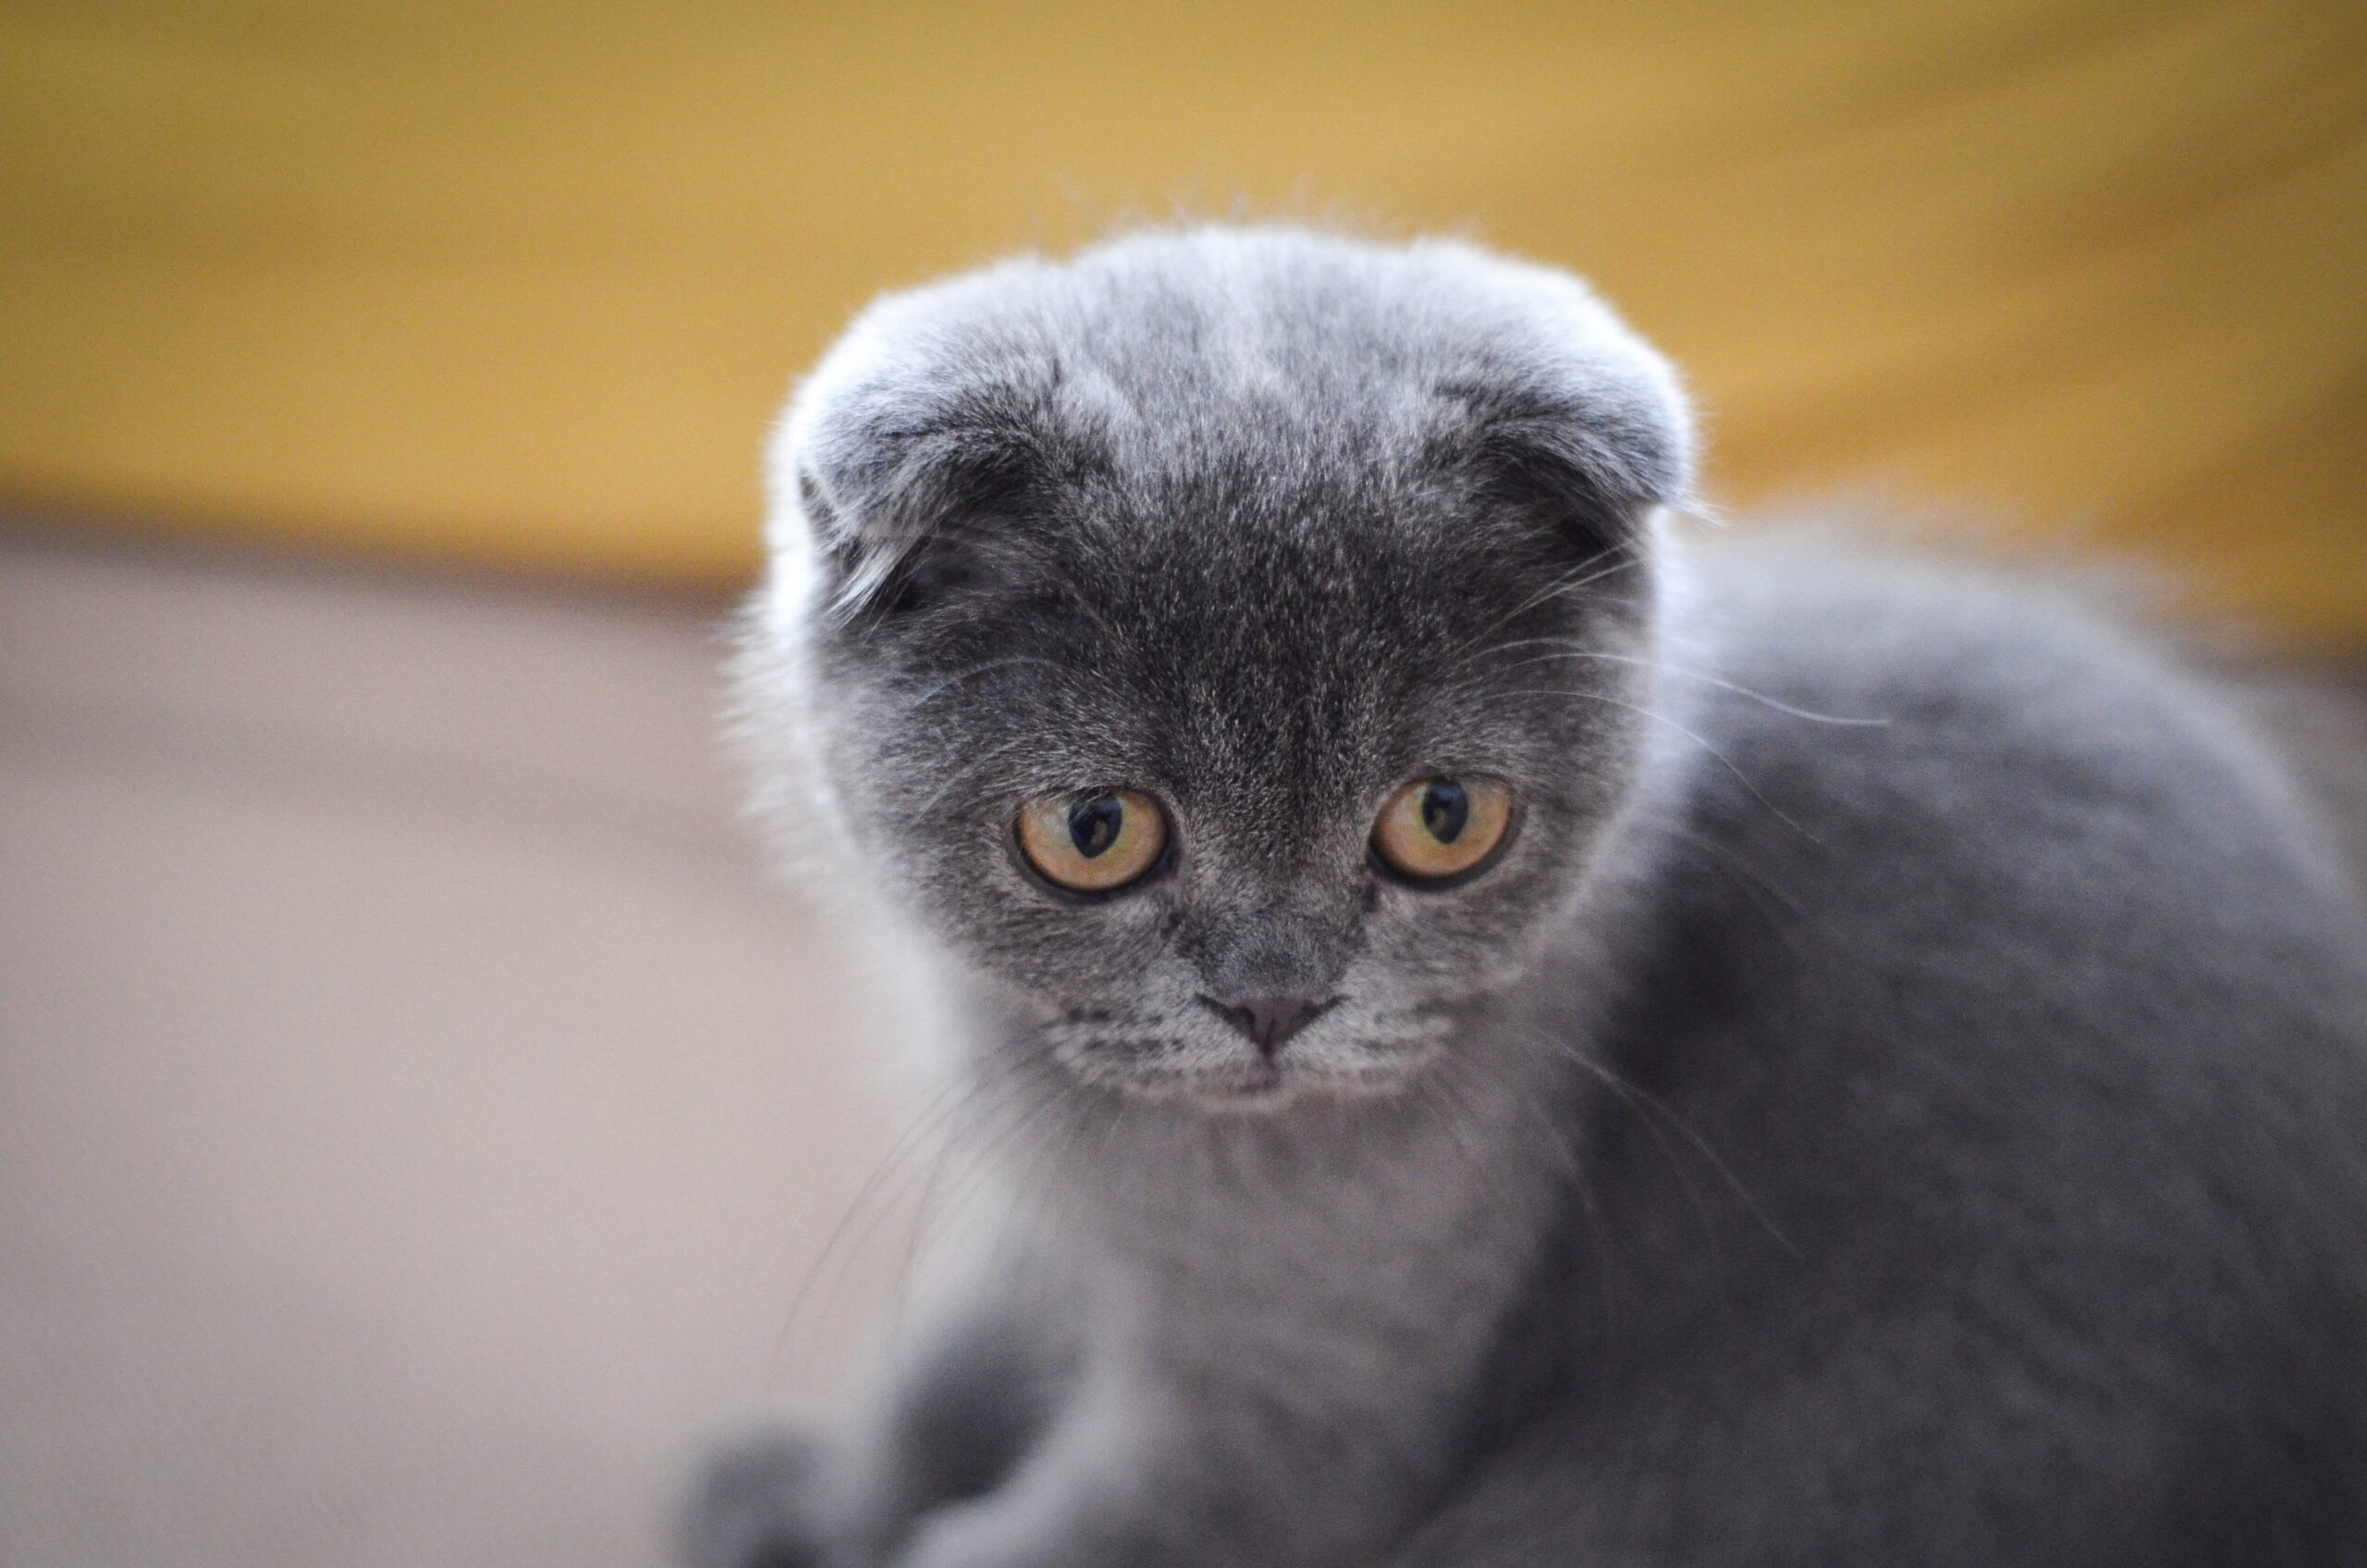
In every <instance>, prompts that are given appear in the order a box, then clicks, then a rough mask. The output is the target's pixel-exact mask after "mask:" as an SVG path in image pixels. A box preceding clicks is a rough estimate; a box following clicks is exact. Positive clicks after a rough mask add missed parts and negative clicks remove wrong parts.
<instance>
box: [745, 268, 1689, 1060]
mask: <svg viewBox="0 0 2367 1568" xmlns="http://www.w3.org/2000/svg"><path fill="white" fill-rule="evenodd" d="M1690 444H1691V441H1690V432H1689V427H1688V423H1687V419H1686V410H1685V406H1684V402H1683V398H1682V396H1681V394H1680V393H1679V391H1678V389H1677V386H1676V384H1675V381H1674V377H1673V376H1672V375H1671V374H1670V372H1669V370H1668V368H1667V366H1666V365H1665V364H1664V363H1663V362H1662V360H1661V359H1660V358H1659V357H1658V356H1657V355H1655V354H1654V353H1653V352H1652V351H1651V350H1650V349H1648V348H1646V347H1645V346H1644V345H1643V344H1642V343H1640V342H1639V341H1638V340H1637V338H1635V337H1633V336H1632V335H1630V334H1629V333H1628V332H1627V331H1626V329H1625V327H1623V326H1622V325H1620V324H1619V322H1618V321H1617V320H1616V319H1615V318H1614V317H1613V315H1612V314H1611V313H1610V312H1609V311H1608V310H1606V309H1605V308H1604V307H1603V306H1602V305H1601V304H1600V302H1598V301H1597V300H1595V299H1594V298H1593V297H1592V296H1591V295H1590V294H1588V292H1587V291H1586V289H1585V288H1583V287H1582V286H1580V285H1579V284H1578V283H1576V281H1575V280H1574V279H1572V278H1570V277H1568V276H1564V275H1563V274H1560V273H1556V272H1552V271H1549V270H1545V269H1542V268H1538V267H1533V266H1528V265H1524V264H1520V263H1513V262H1508V261H1505V260H1502V259H1500V258H1497V257H1494V256H1490V255H1488V254H1486V253H1484V252H1481V251H1477V250H1474V249H1472V248H1470V247H1467V246H1465V245H1461V244H1455V243H1448V242H1435V241H1425V242H1420V243H1416V244H1413V245H1410V246H1402V247H1391V246H1378V245H1371V244H1366V243H1362V242H1358V241H1354V240H1349V239H1338V238H1332V237H1327V236H1319V235H1313V234H1308V233H1304V232H1299V231H1291V230H1278V229H1254V230H1238V229H1200V230H1190V231H1184V232H1161V233H1153V234H1147V235H1140V236H1135V237H1133V238H1129V239H1122V240H1120V241H1117V242H1115V243H1111V244H1107V245H1104V246H1101V247H1099V248H1098V249H1094V250H1091V251H1085V253H1083V254H1081V255H1079V256H1078V257H1076V258H1074V259H1073V260H1071V261H1067V262H1062V263H1053V262H1047V261H1039V260H1033V259H1030V260H1024V261H1018V262H1012V263H1005V264H1003V265H1000V266H997V267H993V268H990V269H988V270H986V271H983V272H978V273H974V274H971V275H968V276H962V277H958V278H955V279H953V280H951V281H950V282H946V283H942V284H938V285H936V286H934V287H930V288H922V289H918V290H915V291H914V292H911V293H906V294H900V295H895V296H891V297H889V298H887V299H885V300H881V301H880V302H879V303H877V304H876V305H875V306H873V307H872V309H871V310H870V311H869V312H866V313H865V315H864V316H863V317H862V318H861V319H860V320H859V321H858V322H857V323H856V324H855V325H854V326H853V327H852V329H851V330H850V331H849V332H848V334H847V335H846V337H844V338H843V339H842V340H841V341H840V344H839V345H838V346H837V347H836V348H835V349H833V350H832V351H831V353H830V354H829V356H828V358H827V359H826V360H825V361H823V363H822V365H821V367H820V368H819V369H818V370H817V371H816V373H815V374H814V375H813V376H812V378H811V379H810V380H809V381H808V382H807V383H806V384H805V386H803V389H802V390H801V391H800V393H799V395H798V397H797V398H796V399H795V401H794V402H793V403H792V405H791V410H790V413H789V415H788V418H787V420H786V422H785V423H784V426H783V428H782V430H781V432H780V435H779V440H778V443H777V446H776V448H775V453H774V461H775V470H774V478H775V486H776V516H775V520H774V525H773V532H772V542H773V546H774V552H775V565H774V572H773V578H772V582H771V583H770V585H769V586H768V588H767V590H766V593H765V594H764V596H763V598H762V599H761V601H760V604H759V610H758V615H757V617H756V622H755V624H756V627H757V631H756V633H755V637H756V644H757V645H756V646H755V648H754V651H753V653H752V656H751V657H750V658H749V659H748V660H747V661H746V664H745V666H744V668H745V670H746V672H747V673H746V676H745V679H746V680H747V681H748V682H749V683H750V685H751V688H752V690H751V691H750V692H749V695H750V696H751V698H752V699H753V702H752V708H753V709H754V711H756V712H758V713H760V714H770V715H772V716H774V717H772V718H771V719H770V720H768V721H767V722H772V723H775V724H778V725H781V726H784V727H791V728H794V729H797V730H799V731H800V734H799V736H798V737H797V740H798V742H799V744H800V746H801V748H802V750H803V753H804V755H805V756H806V757H807V759H808V762H809V766H807V768H805V769H804V770H803V771H801V772H800V773H798V774H796V775H794V776H787V777H784V778H782V779H779V780H775V781H774V790H773V793H774V796H775V800H776V803H777V805H778V806H779V808H780V809H783V810H785V811H786V812H787V813H788V814H789V815H792V816H803V817H805V818H807V819H808V820H809V825H810V826H811V827H815V828H816V829H818V831H819V833H820V835H821V836H823V837H825V838H828V839H831V840H833V841H834V842H835V844H836V846H837V847H838V848H839V849H840V850H842V851H844V853H843V854H842V855H841V856H840V858H839V860H838V862H837V865H836V869H835V873H834V874H835V875H840V876H855V877H862V878H867V879H870V880H871V881H873V882H874V883H875V884H876V885H877V887H878V888H880V889H881V890H883V891H885V892H886V893H888V894H889V895H890V898H891V900H892V901H893V902H895V903H896V904H898V905H900V906H901V908H902V909H904V910H905V911H906V912H908V913H911V914H912V915H913V916H914V917H915V918H916V919H917V920H918V921H919V922H920V923H921V924H922V925H924V926H925V927H926V929H928V930H929V931H931V932H933V933H934V934H935V935H936V937H938V938H939V939H940V940H941V941H942V942H943V943H944V944H946V945H947V946H948V947H949V948H950V949H951V950H952V952H954V953H955V954H956V955H958V957H959V958H960V959H961V960H962V961H963V963H964V964H965V965H966V966H967V967H968V969H969V970H970V971H971V972H972V973H973V974H975V975H976V976H978V977H979V978H981V979H982V980H983V981H985V982H986V983H987V986H988V987H989V988H990V990H991V992H992V993H993V994H994V995H995V996H996V997H998V998H1000V1003H1001V1004H1002V1005H1001V1011H1003V1012H1004V1013H1005V1014H1006V1015H1007V1016H1008V1017H1009V1018H1010V1019H1012V1021H1014V1022H1013V1027H1012V1031H1011V1032H1010V1034H1009V1035H1008V1037H1005V1038H1001V1039H999V1040H998V1041H997V1042H996V1043H995V1045H994V1047H993V1048H996V1049H999V1050H1018V1051H1024V1052H1030V1053H1039V1054H1040V1055H1041V1056H1043V1057H1045V1058H1048V1059H1049V1060H1054V1061H1057V1062H1058V1063H1060V1064H1061V1065H1062V1066H1063V1067H1065V1068H1066V1069H1068V1070H1070V1071H1073V1072H1074V1073H1075V1074H1077V1075H1078V1076H1079V1077H1081V1078H1082V1079H1084V1080H1085V1081H1088V1082H1092V1083H1097V1084H1106V1085H1111V1086H1115V1087H1117V1088H1120V1089H1124V1090H1131V1091H1137V1092H1140V1093H1143V1094H1146V1095H1152V1096H1163V1097H1168V1098H1172V1099H1176V1100H1180V1101H1183V1102H1186V1103H1190V1104H1194V1105H1196V1106H1201V1107H1217V1106H1233V1107H1239V1106H1247V1105H1252V1104H1264V1105H1271V1104H1277V1103H1282V1102H1284V1101H1287V1100H1289V1099H1292V1098H1295V1097H1296V1096H1297V1095H1298V1094H1299V1093H1303V1092H1316V1093H1352V1092H1356V1093H1371V1092H1384V1091H1386V1090H1387V1089H1389V1088H1391V1087H1392V1086H1395V1085H1398V1084H1404V1082H1406V1081H1407V1080H1408V1079H1409V1077H1410V1076H1411V1075H1412V1074H1413V1073H1415V1072H1417V1071H1418V1070H1419V1069H1420V1067H1421V1066H1422V1064H1423V1063H1424V1062H1425V1061H1426V1060H1429V1059H1430V1058H1431V1057H1432V1056H1434V1055H1435V1054H1436V1053H1437V1051H1438V1050H1439V1048H1440V1047H1441V1044H1442V1043H1443V1042H1444V1041H1445V1040H1446V1039H1447V1038H1448V1037H1449V1035H1450V1034H1451V1031H1452V1027H1453V1023H1454V1021H1455V1020H1456V1019H1457V1018H1458V1017H1459V1016H1462V1015H1463V1014H1464V1013H1465V1012H1466V1011H1467V1010H1468V1009H1470V1008H1471V1007H1473V1006H1474V1005H1476V1004H1479V1003H1482V1002H1484V1000H1485V998H1488V997H1489V996H1490V994H1491V993H1493V992H1496V991H1498V990H1500V989H1502V987H1503V986H1506V985H1507V984H1508V983H1510V982H1511V981H1512V980H1514V979H1515V978H1516V977H1517V976H1518V975H1519V974H1520V973H1521V971H1522V969H1523V967H1524V966H1525V965H1526V964H1527V963H1528V962H1531V961H1532V960H1533V958H1534V956H1535V954H1536V953H1537V951H1538V950H1539V946H1540V944H1541V942H1542V940H1543V939H1544V938H1545V937H1546V935H1547V934H1548V932H1549V930H1550V927H1551V923H1552V922H1553V921H1554V920H1555V918H1556V917H1557V915H1558V914H1560V913H1562V912H1563V911H1564V910H1565V909H1566V908H1567V907H1568V905H1569V902H1570V899H1571V894H1572V890H1573V889H1574V888H1576V887H1577V886H1578V885H1579V884H1580V882H1581V881H1582V879H1583V876H1584V875H1585V872H1586V870H1587V868H1588V865H1589V864H1590V863H1591V860H1592V857H1593V856H1594V855H1595V854H1596V852H1597V851H1598V850H1599V848H1600V840H1601V836H1602V833H1603V829H1604V827H1605V826H1606V824H1607V822H1608V821H1609V819H1610V817H1611V815H1613V812H1614V811H1615V809H1616V808H1617V806H1618V805H1619V804H1620V802H1621V801H1622V800H1623V798H1624V795H1625V790H1626V788H1627V786H1628V785H1629V783H1630V781H1631V779H1632V777H1633V774H1634V770H1635V767H1636V766H1637V757H1638V754H1639V753H1640V751H1641V749H1642V733H1641V731H1642V727H1643V725H1644V723H1645V717H1644V711H1643V710H1644V709H1645V707H1646V705H1647V704H1648V701H1649V697H1648V694H1647V693H1648V688H1649V683H1650V663H1651V661H1650V637H1651V626H1652V619H1653V605H1654V601H1655V597H1656V593H1657V587H1656V582H1657V578H1658V571H1657V563H1656V560H1655V553H1654V549H1653V546H1652V541H1651V534H1652V530H1653V528H1654V526H1655V524H1656V521H1657V518H1658V516H1659V514H1660V512H1661V510H1662V508H1664V507H1666V506H1667V505H1669V504H1670V503H1672V502H1674V501H1676V500H1678V499H1679V498H1680V497H1681V496H1683V494H1684V492H1685V489H1686V484H1687V472H1688V466H1689V461H1690Z"/></svg>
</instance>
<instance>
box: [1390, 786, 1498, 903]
mask: <svg viewBox="0 0 2367 1568" xmlns="http://www.w3.org/2000/svg"><path fill="white" fill-rule="evenodd" d="M1512 823H1513V794H1512V791H1511V790H1508V789H1506V788H1505V787H1504V786H1503V785H1502V784H1499V783H1497V782H1496V781H1495V780H1493V779H1490V778H1417V779H1416V780H1414V782H1413V783H1411V784H1408V785H1406V786H1405V787H1404V789H1402V790H1398V791H1397V793H1395V794H1394V795H1392V796H1390V797H1389V803H1388V804H1387V805H1385V806H1383V807H1382V808H1381V812H1380V820H1379V821H1378V822H1376V823H1374V824H1373V827H1372V850H1373V853H1374V854H1375V855H1377V856H1379V857H1380V863H1381V864H1382V865H1384V866H1386V867H1387V868H1388V869H1389V870H1391V871H1392V872H1394V873H1396V874H1397V876H1400V877H1402V878H1404V880H1405V881H1408V882H1413V883H1417V884H1422V883H1428V884H1433V885H1436V884H1442V883H1447V882H1452V881H1454V880H1457V879H1458V878H1461V877H1465V876H1471V875H1473V874H1474V873H1476V872H1478V871H1479V870H1480V869H1482V868H1483V867H1484V866H1486V865H1487V864H1488V862H1489V860H1490V858H1491V857H1492V856H1493V855H1494V854H1495V852H1496V851H1498V850H1499V849H1501V848H1502V846H1503V843H1504V836H1505V834H1506V832H1507V831H1508V830H1509V829H1510V828H1511V827H1512Z"/></svg>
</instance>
